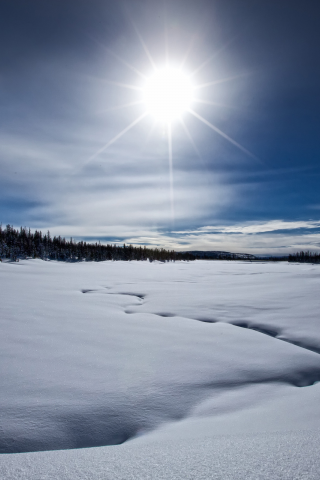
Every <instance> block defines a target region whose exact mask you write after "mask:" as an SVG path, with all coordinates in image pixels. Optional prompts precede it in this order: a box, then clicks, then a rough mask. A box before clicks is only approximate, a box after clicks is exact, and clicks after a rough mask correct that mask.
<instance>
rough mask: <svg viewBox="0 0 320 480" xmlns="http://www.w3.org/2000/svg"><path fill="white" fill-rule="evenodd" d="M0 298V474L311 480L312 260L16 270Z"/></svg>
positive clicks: (316, 338) (314, 383)
mask: <svg viewBox="0 0 320 480" xmlns="http://www.w3.org/2000/svg"><path fill="white" fill-rule="evenodd" d="M0 291H1V302H0V322H1V336H0V346H1V348H0V352H1V364H0V388H1V396H0V411H1V420H0V451H1V453H2V454H3V455H1V457H0V477H1V478H4V479H12V480H13V479H20V478H21V479H22V478H24V479H25V478H30V479H39V480H40V479H42V478H46V479H47V478H52V479H54V478H59V479H73V478H74V479H82V478H92V479H95V478H99V479H100V478H101V479H102V478H103V479H109V478H110V479H129V478H139V479H149V478H150V479H151V478H157V479H158V478H159V479H160V478H163V479H171V478H172V479H173V478H175V479H176V478H179V479H180V478H181V479H188V478H190V479H191V478H192V479H202V478H203V479H209V478H212V479H229V478H232V479H242V478H243V479H251V478H252V479H256V478H266V479H267V478H272V479H277V478H279V479H280V478H281V479H282V478H283V479H295V478H297V479H298V478H299V479H300V478H306V479H313V478H314V479H316V478H317V479H318V478H319V477H320V462H319V455H318V453H317V452H318V445H319V440H320V435H319V432H320V383H319V382H320V314H319V312H320V295H319V291H320V266H319V265H311V264H289V263H286V262H283V263H282V262H281V263H275V264H272V263H263V262H261V263H250V262H244V261H243V262H241V261H238V262H227V261H220V262H218V261H195V262H190V263H188V262H175V263H174V262H171V263H157V262H153V263H149V262H99V263H94V262H88V263H86V262H82V263H63V262H54V261H49V262H45V261H41V260H23V261H20V262H15V263H10V262H8V263H0ZM89 447H101V448H89ZM75 449H81V450H75ZM35 452H36V453H35ZM9 454H14V455H9Z"/></svg>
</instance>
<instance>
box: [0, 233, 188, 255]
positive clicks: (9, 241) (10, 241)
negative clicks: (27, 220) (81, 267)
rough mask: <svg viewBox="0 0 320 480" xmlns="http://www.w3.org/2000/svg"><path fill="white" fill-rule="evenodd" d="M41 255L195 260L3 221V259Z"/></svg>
mask: <svg viewBox="0 0 320 480" xmlns="http://www.w3.org/2000/svg"><path fill="white" fill-rule="evenodd" d="M25 257H29V258H42V259H44V260H64V261H83V260H86V261H95V262H100V261H103V260H148V259H149V260H151V261H153V260H159V261H163V262H165V261H174V260H194V258H195V257H194V256H193V255H190V254H187V253H177V252H175V251H173V250H171V251H169V250H165V249H163V248H161V249H158V248H147V247H141V246H140V247H134V246H132V245H123V247H120V246H118V245H102V244H101V243H100V242H99V243H87V242H83V241H81V242H75V241H74V240H73V239H72V238H71V239H70V240H69V241H68V240H66V239H65V238H62V237H60V236H59V237H53V238H51V235H50V232H49V231H48V232H47V233H46V234H45V235H43V234H42V232H40V231H37V230H36V231H35V232H34V233H31V231H30V229H29V230H28V229H27V228H23V227H21V228H20V230H15V229H14V228H13V227H12V226H10V225H7V226H6V227H5V228H4V229H3V228H2V227H1V225H0V259H1V258H10V259H11V260H17V259H18V258H25Z"/></svg>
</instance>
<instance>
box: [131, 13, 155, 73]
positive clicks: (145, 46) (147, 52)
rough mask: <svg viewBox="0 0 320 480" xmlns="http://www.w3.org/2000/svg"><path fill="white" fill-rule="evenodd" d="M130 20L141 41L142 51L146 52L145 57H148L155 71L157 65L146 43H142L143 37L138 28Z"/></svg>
mask: <svg viewBox="0 0 320 480" xmlns="http://www.w3.org/2000/svg"><path fill="white" fill-rule="evenodd" d="M131 22H132V25H133V28H134V30H135V32H136V34H137V35H138V38H139V40H140V43H141V45H142V46H143V49H144V51H145V53H146V55H147V57H148V59H149V61H150V63H151V65H152V67H153V69H154V70H155V71H157V66H156V64H155V63H154V61H153V58H152V56H151V53H150V52H149V50H148V47H147V45H146V44H145V43H144V40H143V38H142V36H141V34H140V32H139V30H138V28H137V27H136V25H135V24H134V23H133V21H131Z"/></svg>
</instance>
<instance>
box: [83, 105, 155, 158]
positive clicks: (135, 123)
mask: <svg viewBox="0 0 320 480" xmlns="http://www.w3.org/2000/svg"><path fill="white" fill-rule="evenodd" d="M147 115H148V112H144V113H143V114H142V115H140V116H139V117H138V118H136V119H135V120H134V121H133V122H132V123H130V125H128V126H127V127H126V128H124V129H123V130H122V131H121V132H120V133H118V135H116V136H115V137H113V138H112V139H111V140H109V142H108V143H106V144H105V145H104V146H103V147H102V148H100V150H98V151H97V152H96V153H95V154H94V155H92V157H90V158H89V161H91V160H93V159H94V158H96V157H97V156H98V155H100V153H102V152H104V150H106V149H107V148H108V147H110V145H112V144H113V143H114V142H116V141H117V140H118V139H119V138H120V137H122V135H124V134H125V133H127V132H128V131H129V130H131V128H132V127H134V126H135V125H137V123H139V122H141V120H142V119H143V118H145V117H146V116H147Z"/></svg>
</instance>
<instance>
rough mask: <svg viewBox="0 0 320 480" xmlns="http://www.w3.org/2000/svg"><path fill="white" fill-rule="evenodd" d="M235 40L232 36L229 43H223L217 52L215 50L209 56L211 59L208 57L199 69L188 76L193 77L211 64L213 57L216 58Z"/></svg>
mask: <svg viewBox="0 0 320 480" xmlns="http://www.w3.org/2000/svg"><path fill="white" fill-rule="evenodd" d="M236 38H237V36H234V37H233V38H231V40H229V42H227V43H225V44H224V45H223V46H222V47H221V48H219V50H217V51H216V52H215V53H214V54H213V55H211V57H209V58H208V59H207V60H205V61H204V62H203V63H201V65H199V67H197V68H196V69H195V70H193V72H192V73H191V75H190V76H193V75H195V74H196V73H198V72H200V70H202V69H203V67H205V66H206V65H208V63H210V62H211V60H213V59H214V58H215V57H217V56H218V55H219V54H220V53H221V52H223V50H225V49H226V48H227V47H228V46H229V45H230V43H232V42H234V40H235V39H236Z"/></svg>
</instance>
